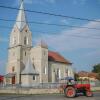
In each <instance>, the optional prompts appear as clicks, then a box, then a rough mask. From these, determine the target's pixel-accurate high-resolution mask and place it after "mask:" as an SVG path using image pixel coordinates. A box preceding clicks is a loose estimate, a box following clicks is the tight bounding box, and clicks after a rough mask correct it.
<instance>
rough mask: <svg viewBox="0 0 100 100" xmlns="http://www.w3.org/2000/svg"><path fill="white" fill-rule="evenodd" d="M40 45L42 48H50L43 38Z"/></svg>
mask: <svg viewBox="0 0 100 100" xmlns="http://www.w3.org/2000/svg"><path fill="white" fill-rule="evenodd" d="M38 46H41V47H42V48H48V46H47V44H46V43H45V42H44V41H43V40H42V39H41V41H40V42H39V43H38Z"/></svg>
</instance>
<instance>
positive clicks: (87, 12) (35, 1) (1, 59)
mask: <svg viewBox="0 0 100 100" xmlns="http://www.w3.org/2000/svg"><path fill="white" fill-rule="evenodd" d="M19 5H20V0H0V6H10V7H16V8H19ZM24 8H25V9H28V10H35V11H42V12H48V13H54V14H61V15H66V16H74V17H79V18H87V19H94V20H97V21H100V0H24ZM17 14H18V10H12V9H6V8H1V7H0V19H11V20H16V17H17ZM26 18H27V21H28V22H29V21H36V22H43V23H48V24H52V23H53V24H63V25H74V26H78V27H67V26H64V27H61V26H51V25H42V24H41V25H39V24H34V23H29V27H30V30H31V32H32V39H33V46H35V45H36V44H37V43H38V42H39V41H40V40H43V41H44V42H45V43H47V45H48V47H49V50H52V51H56V52H59V53H60V54H61V55H63V56H64V57H65V58H66V59H68V60H69V61H70V62H72V63H73V65H72V67H73V68H74V70H75V71H83V70H84V71H91V70H92V68H93V67H92V66H93V65H95V64H97V63H100V30H95V29H87V28H80V27H88V28H97V29H100V22H95V21H86V20H77V19H71V18H67V17H57V16H50V15H43V14H37V13H33V12H26ZM14 23H15V21H12V22H7V21H2V20H0V74H3V75H4V74H5V72H6V65H7V57H8V47H9V36H10V33H11V30H12V27H13V25H14ZM8 27H9V28H8Z"/></svg>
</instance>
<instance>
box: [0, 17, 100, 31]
mask: <svg viewBox="0 0 100 100" xmlns="http://www.w3.org/2000/svg"><path fill="white" fill-rule="evenodd" d="M0 20H2V21H8V22H13V21H14V22H15V20H11V19H0ZM16 22H24V21H16ZM27 23H34V24H40V25H49V26H59V27H74V28H86V29H94V30H100V29H99V28H93V27H92V28H90V27H82V26H74V25H64V24H55V23H51V24H49V23H43V22H36V21H29V22H27Z"/></svg>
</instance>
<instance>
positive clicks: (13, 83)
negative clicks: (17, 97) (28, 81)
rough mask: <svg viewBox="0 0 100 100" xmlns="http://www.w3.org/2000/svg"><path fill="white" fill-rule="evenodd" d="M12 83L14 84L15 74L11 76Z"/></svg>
mask: <svg viewBox="0 0 100 100" xmlns="http://www.w3.org/2000/svg"><path fill="white" fill-rule="evenodd" d="M12 84H15V76H13V77H12Z"/></svg>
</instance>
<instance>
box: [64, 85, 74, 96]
mask: <svg viewBox="0 0 100 100" xmlns="http://www.w3.org/2000/svg"><path fill="white" fill-rule="evenodd" d="M75 95H76V91H75V88H74V87H71V86H70V87H67V88H66V89H65V96H66V97H69V98H73V97H75Z"/></svg>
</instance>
